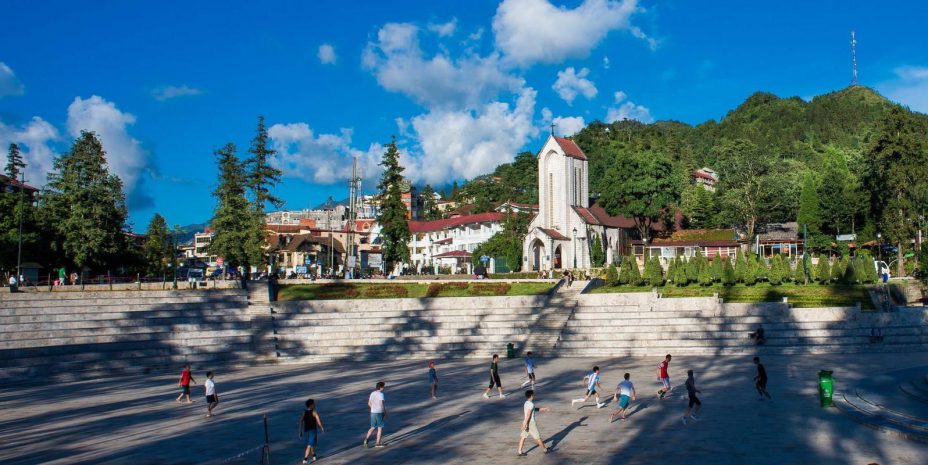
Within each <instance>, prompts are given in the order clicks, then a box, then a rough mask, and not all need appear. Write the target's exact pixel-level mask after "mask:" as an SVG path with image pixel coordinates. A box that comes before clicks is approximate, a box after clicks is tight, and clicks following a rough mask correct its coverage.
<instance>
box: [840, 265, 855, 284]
mask: <svg viewBox="0 0 928 465" xmlns="http://www.w3.org/2000/svg"><path fill="white" fill-rule="evenodd" d="M857 263H858V262H857V260H848V261H847V266H846V267H845V268H844V274H843V275H842V276H841V283H842V284H857V274H858V273H857Z"/></svg>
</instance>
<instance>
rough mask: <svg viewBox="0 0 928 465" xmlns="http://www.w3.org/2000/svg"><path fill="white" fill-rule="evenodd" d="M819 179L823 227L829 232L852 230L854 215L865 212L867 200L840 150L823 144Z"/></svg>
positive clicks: (840, 232) (854, 220) (841, 232)
mask: <svg viewBox="0 0 928 465" xmlns="http://www.w3.org/2000/svg"><path fill="white" fill-rule="evenodd" d="M821 179H822V182H821V183H820V184H819V187H818V197H819V202H820V203H821V222H822V230H823V231H825V232H827V233H829V234H831V235H837V234H843V233H846V232H849V231H852V230H854V226H855V222H856V219H857V217H858V216H859V215H860V214H861V213H863V212H864V211H866V209H867V207H868V204H869V201H868V199H867V193H866V192H865V191H864V190H863V186H862V185H861V181H860V179H859V178H858V177H857V176H856V175H854V174H853V173H851V171H850V169H849V168H848V165H847V160H846V157H845V154H844V153H843V151H842V150H841V149H839V148H837V147H834V146H828V147H826V150H825V158H824V164H823V167H822V178H821Z"/></svg>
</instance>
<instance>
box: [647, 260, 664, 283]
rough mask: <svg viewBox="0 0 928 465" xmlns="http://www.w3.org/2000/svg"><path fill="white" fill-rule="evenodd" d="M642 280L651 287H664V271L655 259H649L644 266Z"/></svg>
mask: <svg viewBox="0 0 928 465" xmlns="http://www.w3.org/2000/svg"><path fill="white" fill-rule="evenodd" d="M644 278H645V280H646V281H647V282H648V285H649V286H651V287H661V286H663V285H664V269H663V268H662V267H661V262H660V260H659V259H658V258H657V257H651V258H649V259H648V261H647V262H645V264H644Z"/></svg>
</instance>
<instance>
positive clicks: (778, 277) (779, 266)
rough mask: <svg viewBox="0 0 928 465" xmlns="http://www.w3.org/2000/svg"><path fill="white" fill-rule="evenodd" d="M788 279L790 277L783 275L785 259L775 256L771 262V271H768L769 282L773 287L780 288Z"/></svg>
mask: <svg viewBox="0 0 928 465" xmlns="http://www.w3.org/2000/svg"><path fill="white" fill-rule="evenodd" d="M788 278H789V276H788V275H784V274H783V257H782V256H781V255H775V256H774V257H773V258H772V259H771V260H770V269H769V270H768V271H767V282H769V283H770V285H772V286H779V285H780V284H783V281H785V280H786V279H788Z"/></svg>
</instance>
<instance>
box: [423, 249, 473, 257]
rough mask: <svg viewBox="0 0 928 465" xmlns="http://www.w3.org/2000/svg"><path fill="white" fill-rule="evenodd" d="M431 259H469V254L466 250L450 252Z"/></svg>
mask: <svg viewBox="0 0 928 465" xmlns="http://www.w3.org/2000/svg"><path fill="white" fill-rule="evenodd" d="M432 258H470V252H468V251H466V250H452V251H451V252H445V253H440V254H438V255H433V256H432Z"/></svg>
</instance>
